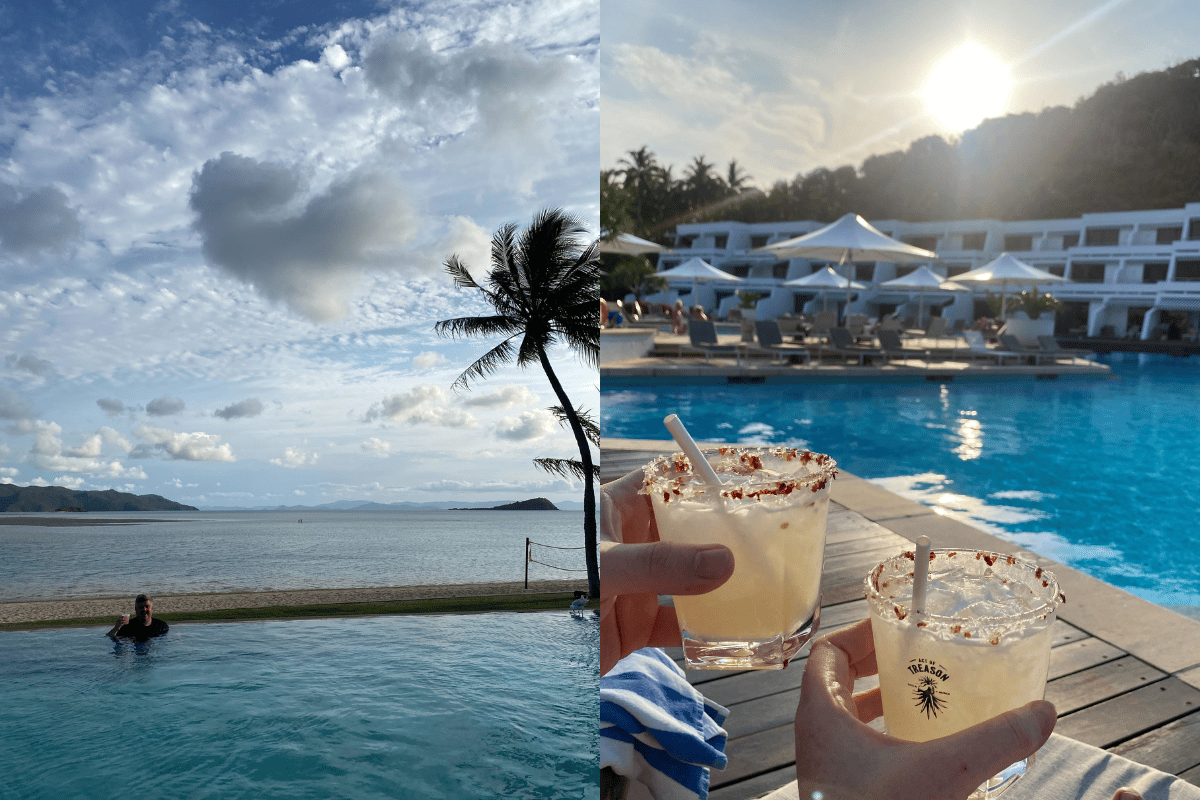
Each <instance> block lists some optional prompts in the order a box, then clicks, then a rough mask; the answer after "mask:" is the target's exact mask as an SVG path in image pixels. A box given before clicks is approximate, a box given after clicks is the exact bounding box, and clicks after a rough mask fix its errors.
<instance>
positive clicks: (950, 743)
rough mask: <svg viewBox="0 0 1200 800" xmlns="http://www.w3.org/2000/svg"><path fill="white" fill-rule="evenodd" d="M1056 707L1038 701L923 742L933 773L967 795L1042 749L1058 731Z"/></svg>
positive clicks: (923, 756)
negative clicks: (956, 731) (1055, 726)
mask: <svg viewBox="0 0 1200 800" xmlns="http://www.w3.org/2000/svg"><path fill="white" fill-rule="evenodd" d="M1055 720H1056V714H1055V711H1054V706H1053V705H1051V704H1050V703H1047V702H1046V701H1045V700H1036V701H1034V702H1032V703H1029V704H1028V705H1025V706H1022V707H1021V708H1018V709H1015V710H1013V711H1006V712H1004V713H1003V714H1001V715H1000V716H998V717H993V718H992V719H989V720H987V721H986V722H981V723H980V724H978V725H975V726H973V727H970V728H967V729H966V730H965V731H960V732H959V733H955V734H953V735H951V736H946V737H943V738H941V739H935V740H934V741H932V742H927V743H925V744H923V745H920V746H919V747H920V751H919V752H920V754H921V761H923V762H924V763H925V766H926V767H927V769H928V771H929V774H930V775H939V776H944V777H945V779H946V780H948V781H951V787H952V788H953V791H952V792H950V793H951V794H953V793H954V792H958V791H961V794H962V796H964V797H965V796H966V795H967V794H969V793H970V792H971V791H973V790H974V789H975V787H977V786H979V784H981V783H983V782H984V781H985V780H987V779H988V778H990V777H991V776H993V775H995V774H996V773H997V772H1000V771H1001V770H1002V769H1004V768H1005V767H1007V766H1009V765H1010V764H1012V763H1014V762H1016V761H1020V760H1021V759H1023V758H1027V757H1028V756H1030V755H1032V754H1033V753H1034V752H1036V751H1037V750H1038V748H1040V747H1041V746H1042V745H1043V744H1045V743H1046V740H1047V739H1049V738H1050V733H1051V732H1052V731H1053V730H1054V723H1055Z"/></svg>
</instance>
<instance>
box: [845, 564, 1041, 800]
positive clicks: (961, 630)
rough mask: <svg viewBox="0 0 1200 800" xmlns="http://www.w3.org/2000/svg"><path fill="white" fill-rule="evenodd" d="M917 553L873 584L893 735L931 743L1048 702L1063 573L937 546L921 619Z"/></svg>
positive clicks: (997, 782) (1006, 775) (1011, 770)
mask: <svg viewBox="0 0 1200 800" xmlns="http://www.w3.org/2000/svg"><path fill="white" fill-rule="evenodd" d="M915 557H916V556H915V553H913V552H911V551H910V552H906V553H903V554H901V555H899V556H896V557H895V558H892V559H889V560H887V561H884V562H883V563H882V564H879V565H878V566H876V567H875V568H874V569H873V570H871V572H870V574H869V575H868V576H867V580H866V593H867V600H868V601H869V606H870V613H871V631H872V635H873V636H874V639H875V659H876V663H877V664H878V666H879V691H880V695H881V697H882V700H883V718H884V722H885V724H886V726H887V731H888V733H889V734H890V735H892V736H895V737H897V738H899V739H906V740H908V741H912V742H925V741H929V740H930V739H937V738H940V737H942V736H948V735H949V734H952V733H957V732H958V731H961V730H963V729H964V728H968V727H970V726H972V725H975V724H977V723H980V722H983V721H984V720H986V719H990V718H991V717H994V716H996V715H998V714H1002V713H1004V712H1005V711H1009V710H1011V709H1015V708H1020V707H1021V706H1023V705H1025V704H1026V703H1029V702H1032V701H1034V700H1040V699H1042V698H1043V697H1044V696H1045V693H1046V675H1047V672H1048V671H1049V668H1050V641H1051V628H1052V626H1053V624H1054V620H1055V618H1056V610H1057V608H1058V604H1059V602H1061V600H1062V599H1063V597H1062V595H1061V594H1060V593H1059V589H1058V582H1057V581H1056V580H1055V579H1054V576H1053V575H1051V574H1050V573H1049V572H1047V571H1045V570H1044V569H1042V568H1041V567H1039V566H1038V565H1036V564H1032V563H1030V562H1028V561H1024V560H1022V559H1019V558H1016V557H1015V556H1010V555H1004V554H1001V553H991V552H985V551H982V550H934V551H932V552H931V553H930V556H929V558H930V560H929V583H928V589H927V595H926V601H925V611H924V612H923V613H919V614H914V613H913V609H912V607H911V603H912V583H913V573H914V567H915ZM1032 761H1033V757H1032V756H1030V757H1029V758H1028V759H1025V760H1022V761H1019V762H1017V763H1016V764H1013V765H1012V766H1010V767H1008V768H1007V769H1005V770H1003V771H1002V772H1000V773H999V774H998V775H995V776H994V777H992V778H990V779H989V780H988V781H987V782H985V783H984V784H983V785H982V786H980V787H979V789H977V790H976V791H975V792H974V793H973V794H971V797H972V798H993V797H998V796H999V795H1000V794H1001V793H1002V792H1004V791H1005V790H1007V789H1008V787H1009V786H1011V785H1012V784H1013V782H1015V781H1016V780H1017V779H1018V778H1019V777H1020V776H1021V775H1023V774H1025V772H1026V770H1027V769H1028V766H1029V764H1030V763H1032Z"/></svg>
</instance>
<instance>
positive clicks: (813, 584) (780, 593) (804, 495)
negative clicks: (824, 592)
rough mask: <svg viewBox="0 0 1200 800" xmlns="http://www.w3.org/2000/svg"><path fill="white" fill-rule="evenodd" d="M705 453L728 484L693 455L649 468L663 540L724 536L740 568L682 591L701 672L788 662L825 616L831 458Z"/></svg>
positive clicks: (775, 452)
mask: <svg viewBox="0 0 1200 800" xmlns="http://www.w3.org/2000/svg"><path fill="white" fill-rule="evenodd" d="M704 455H705V458H706V459H707V460H708V462H709V463H710V464H711V465H712V467H713V469H714V470H716V473H717V475H718V477H719V478H720V479H721V481H722V484H721V486H719V487H714V486H710V485H708V484H706V483H705V482H704V481H703V480H702V479H701V478H700V477H699V476H698V475H696V474H695V473H694V472H693V470H692V467H691V464H690V462H689V461H688V458H687V456H685V455H683V454H675V455H672V456H663V457H661V458H658V459H656V460H655V461H652V462H651V463H650V464H648V465H646V467H645V473H646V481H645V484H644V486H643V489H642V491H643V492H644V493H646V494H647V495H649V496H650V499H651V501H652V503H653V507H654V518H655V521H656V522H657V524H658V534H659V537H660V538H661V539H662V540H663V541H667V542H682V543H689V544H712V543H720V544H724V545H726V546H727V547H729V549H730V550H732V551H733V558H734V570H733V575H732V576H731V577H730V578H729V580H728V581H727V582H726V583H724V584H723V585H722V586H720V587H719V588H717V589H716V590H715V591H712V592H709V593H707V594H703V595H676V596H675V598H674V602H675V611H676V613H677V615H678V617H679V626H680V628H681V629H682V630H683V652H684V656H685V657H686V659H687V665H688V667H690V668H692V669H783V668H784V667H785V666H787V662H788V661H789V660H791V659H792V658H793V657H794V656H795V655H796V653H797V652H799V650H800V648H801V647H803V646H804V643H805V642H807V641H808V640H809V639H810V638H811V637H812V636H813V634H814V633H816V630H817V627H818V625H819V623H820V609H821V566H822V563H823V560H824V554H825V518H826V516H827V514H828V511H829V486H830V481H831V480H832V479H833V477H834V476H835V475H836V474H837V470H836V464H835V462H834V460H833V459H832V458H830V457H829V456H827V455H822V454H820V453H812V452H810V451H807V450H798V449H795V448H789V447H734V446H730V447H722V448H718V449H716V450H713V451H706V452H705V453H704Z"/></svg>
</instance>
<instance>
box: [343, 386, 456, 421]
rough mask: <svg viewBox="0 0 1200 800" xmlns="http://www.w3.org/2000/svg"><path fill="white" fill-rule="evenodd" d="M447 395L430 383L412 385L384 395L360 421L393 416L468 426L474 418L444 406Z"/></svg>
mask: <svg viewBox="0 0 1200 800" xmlns="http://www.w3.org/2000/svg"><path fill="white" fill-rule="evenodd" d="M448 398H449V395H448V394H447V392H446V390H445V389H443V388H442V387H440V386H434V385H433V384H428V383H426V384H421V385H419V386H414V387H413V388H412V389H409V390H408V391H407V392H403V393H400V394H393V395H388V396H387V397H385V398H383V401H382V402H379V403H376V404H375V405H373V406H371V408H370V409H369V410H368V411H367V413H366V415H365V416H364V417H363V421H364V422H374V421H375V420H379V419H384V420H395V419H399V418H400V417H406V420H407V421H408V423H409V424H412V425H416V424H419V423H427V424H431V425H445V426H447V427H452V428H462V427H471V426H472V425H474V424H475V418H474V417H472V416H471V415H470V414H468V413H466V412H464V411H461V410H459V409H449V408H446V407H445V403H446V402H448Z"/></svg>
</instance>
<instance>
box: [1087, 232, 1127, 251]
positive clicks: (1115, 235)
mask: <svg viewBox="0 0 1200 800" xmlns="http://www.w3.org/2000/svg"><path fill="white" fill-rule="evenodd" d="M1120 239H1121V229H1120V228H1088V229H1087V238H1086V239H1084V245H1085V246H1086V247H1112V246H1113V245H1116V244H1118V243H1119V242H1120Z"/></svg>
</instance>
